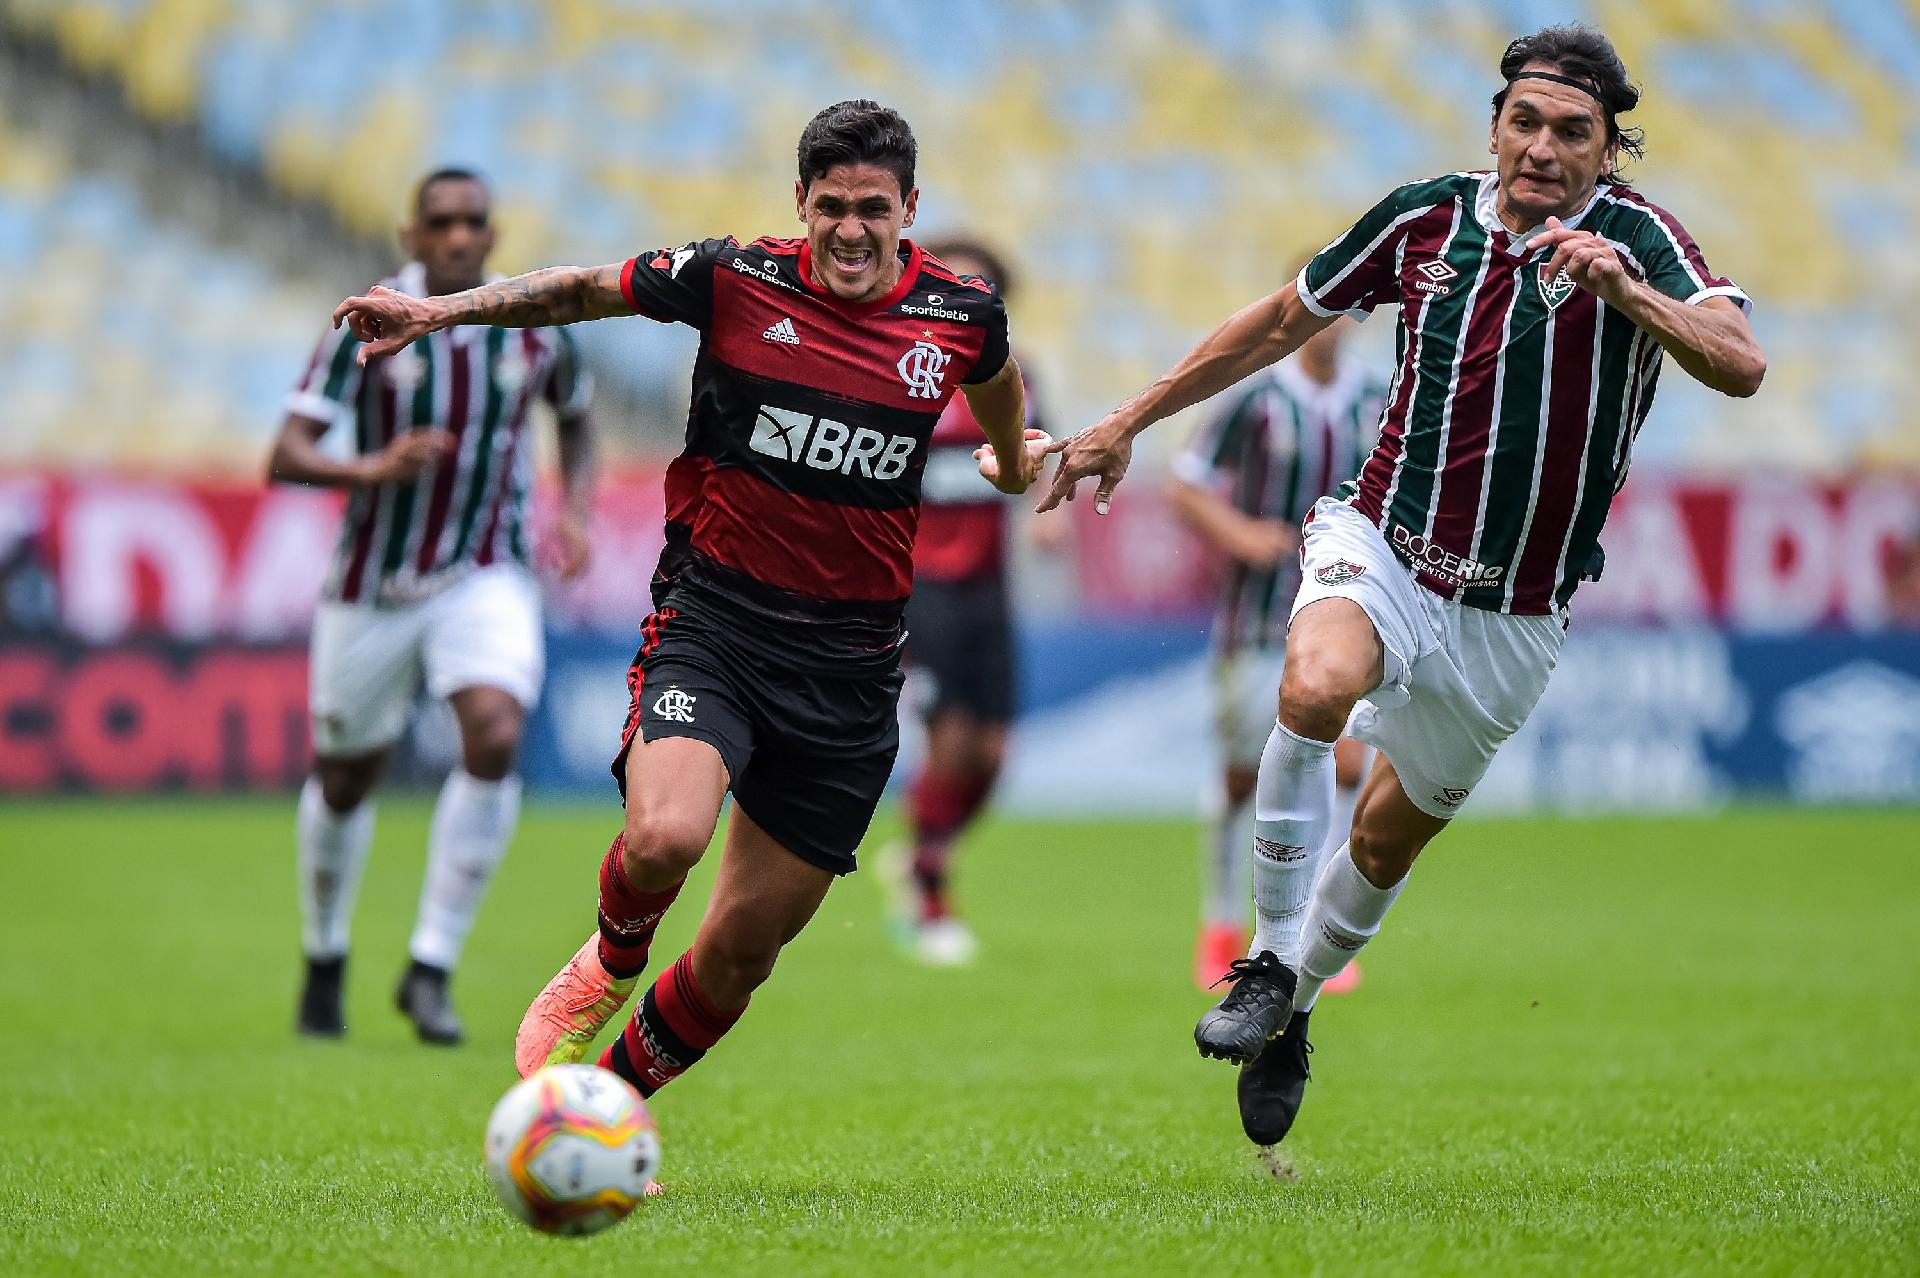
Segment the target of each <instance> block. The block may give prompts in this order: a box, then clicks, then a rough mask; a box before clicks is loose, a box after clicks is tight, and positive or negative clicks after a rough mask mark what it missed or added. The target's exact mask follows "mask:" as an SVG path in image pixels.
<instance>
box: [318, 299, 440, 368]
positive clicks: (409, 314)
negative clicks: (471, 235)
mask: <svg viewBox="0 0 1920 1278" xmlns="http://www.w3.org/2000/svg"><path fill="white" fill-rule="evenodd" d="M437 313H438V311H437V310H436V308H435V306H434V304H433V303H432V302H430V301H429V300H428V299H426V298H424V297H410V296H408V295H407V294H405V293H402V292H399V291H398V290H396V289H391V288H387V287H385V286H384V285H380V284H376V285H374V286H373V287H372V288H371V289H369V290H367V291H366V292H365V293H362V294H360V295H359V296H357V297H349V298H348V299H347V300H346V301H344V302H342V303H340V305H338V306H336V307H335V308H334V310H333V326H334V327H335V328H339V327H340V325H341V324H343V323H344V324H345V325H346V326H347V331H348V332H349V333H352V334H353V335H354V336H355V337H356V338H358V339H359V340H360V341H361V342H363V343H364V345H362V346H361V347H360V353H359V354H358V355H356V356H355V357H354V358H355V359H357V360H358V361H359V362H360V364H361V365H362V366H363V367H364V366H365V364H366V362H367V361H368V360H370V359H378V358H379V357H380V356H382V355H391V354H393V353H394V352H395V351H397V350H400V349H402V348H404V347H405V346H406V345H407V344H408V343H409V342H412V341H414V340H415V339H416V338H421V337H425V336H426V335H427V334H428V333H431V332H432V331H433V328H434V325H433V319H434V316H435V315H436V314H437Z"/></svg>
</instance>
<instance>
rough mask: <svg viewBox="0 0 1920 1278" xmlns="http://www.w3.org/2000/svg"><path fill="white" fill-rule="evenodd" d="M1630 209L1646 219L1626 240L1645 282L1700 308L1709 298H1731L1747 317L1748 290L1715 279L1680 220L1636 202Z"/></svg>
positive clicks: (1749, 308)
mask: <svg viewBox="0 0 1920 1278" xmlns="http://www.w3.org/2000/svg"><path fill="white" fill-rule="evenodd" d="M1631 207H1633V208H1635V209H1636V210H1637V211H1638V212H1640V213H1641V214H1642V215H1643V216H1641V217H1640V218H1639V219H1637V221H1638V226H1637V227H1636V228H1635V229H1634V231H1633V233H1632V234H1631V235H1630V236H1629V238H1628V240H1627V248H1628V250H1629V251H1630V252H1631V254H1632V257H1633V260H1632V261H1631V262H1630V263H1629V265H1631V266H1633V267H1634V268H1636V269H1637V270H1638V271H1639V272H1640V275H1641V276H1642V278H1644V279H1645V280H1646V282H1647V283H1648V284H1651V285H1652V286H1653V287H1654V288H1657V289H1659V290H1660V291H1661V292H1662V293H1665V294H1666V295H1667V296H1668V297H1671V298H1674V299H1675V300H1677V301H1681V302H1685V303H1687V304H1688V305H1690V306H1693V305H1698V304H1699V303H1701V302H1704V301H1706V300H1707V299H1708V298H1710V297H1730V298H1732V299H1733V300H1734V301H1735V302H1737V303H1738V304H1739V306H1740V309H1741V310H1743V311H1746V312H1747V313H1748V314H1751V313H1752V312H1753V299H1751V298H1749V297H1748V296H1747V293H1746V290H1745V289H1743V288H1741V287H1740V286H1739V285H1738V284H1735V283H1734V282H1733V281H1732V280H1730V279H1728V278H1726V277H1725V276H1723V275H1715V274H1714V273H1713V271H1712V270H1711V269H1710V268H1709V267H1708V266H1707V259H1706V257H1705V256H1704V255H1703V254H1702V253H1701V252H1700V246H1699V245H1698V244H1695V243H1694V242H1693V237H1692V236H1691V235H1689V234H1687V228H1686V227H1684V226H1682V225H1680V220H1679V219H1678V218H1676V217H1674V216H1673V214H1671V213H1669V212H1667V211H1666V210H1665V209H1662V208H1656V207H1655V206H1653V205H1651V204H1647V203H1644V202H1636V203H1634V204H1633V205H1632V206H1631Z"/></svg>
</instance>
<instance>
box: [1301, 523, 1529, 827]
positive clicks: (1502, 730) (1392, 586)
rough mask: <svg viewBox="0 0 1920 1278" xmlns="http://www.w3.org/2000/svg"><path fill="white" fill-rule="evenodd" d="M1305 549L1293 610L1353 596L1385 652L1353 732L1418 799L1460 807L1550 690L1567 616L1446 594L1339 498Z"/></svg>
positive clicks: (1447, 812)
mask: <svg viewBox="0 0 1920 1278" xmlns="http://www.w3.org/2000/svg"><path fill="white" fill-rule="evenodd" d="M1300 555H1301V560H1302V563H1303V565H1304V570H1303V572H1302V574H1301V583H1300V593H1299V595H1298V596H1297V597H1295V599H1294V601H1293V616H1295V617H1298V616H1299V615H1300V610H1301V609H1302V608H1306V607H1308V606H1310V605H1312V604H1316V603H1318V602H1320V601H1321V600H1322V599H1351V600H1352V601H1353V602H1355V603H1357V604H1359V605H1360V607H1361V608H1362V609H1364V610H1365V611H1366V614H1367V616H1368V618H1369V619H1371V620H1372V622H1373V628H1374V630H1375V631H1376V632H1377V633H1378V634H1379V636H1380V643H1381V646H1382V647H1384V648H1385V649H1386V678H1385V679H1384V680H1382V681H1381V684H1380V686H1379V687H1377V688H1375V689H1374V690H1373V691H1371V692H1369V693H1367V695H1366V697H1365V698H1364V699H1363V700H1362V701H1361V702H1360V704H1359V705H1357V706H1355V707H1354V711H1353V717H1352V718H1351V719H1350V720H1349V721H1348V723H1347V735H1348V736H1352V737H1358V738H1359V739H1360V740H1362V741H1365V742H1367V743H1368V744H1370V745H1373V746H1377V747H1379V749H1380V752H1381V753H1382V754H1384V755H1386V756H1387V758H1388V760H1389V761H1390V762H1392V764H1393V767H1394V771H1396V772H1398V773H1399V774H1400V785H1401V787H1402V788H1403V789H1405V790H1406V792H1407V797H1408V798H1409V799H1411V800H1413V805H1414V806H1415V807H1417V808H1419V809H1420V810H1421V811H1422V812H1425V813H1427V814H1428V815H1429V816H1436V817H1441V818H1443V819H1444V818H1448V817H1453V816H1457V815H1459V812H1460V809H1461V807H1462V806H1463V805H1464V804H1465V803H1466V801H1467V796H1468V795H1469V794H1470V793H1471V792H1472V790H1473V787H1474V786H1476V785H1478V784H1479V783H1480V778H1481V777H1483V776H1485V775H1486V771H1487V765H1489V764H1490V763H1492V762H1493V756H1494V752H1495V751H1497V750H1498V749H1499V748H1500V745H1501V743H1502V742H1504V741H1505V740H1506V739H1507V738H1508V737H1510V736H1512V735H1513V734H1514V733H1515V732H1517V731H1519V729H1520V725H1521V724H1523V723H1525V722H1526V720H1527V716H1528V715H1529V714H1531V713H1532V712H1533V707H1534V703H1535V702H1537V701H1539V700H1540V694H1541V693H1543V692H1545V691H1546V689H1547V677H1548V676H1549V675H1551V674H1552V673H1553V666H1554V662H1556V661H1557V660H1559V657H1560V644H1561V642H1562V641H1563V640H1565V638H1566V633H1567V632H1566V618H1565V616H1564V615H1554V616H1544V617H1516V616H1510V615H1508V614H1506V613H1498V612H1488V611H1486V610H1484V609H1480V608H1468V607H1466V606H1464V605H1462V604H1459V603H1456V602H1454V601H1453V600H1450V599H1442V598H1441V597H1440V596H1439V595H1436V594H1434V593H1433V592H1432V591H1430V590H1428V589H1426V588H1425V587H1424V586H1422V585H1420V584H1419V583H1418V582H1416V581H1415V580H1414V579H1413V573H1412V572H1411V571H1409V570H1408V568H1407V567H1406V565H1405V564H1403V563H1401V561H1400V559H1399V557H1398V556H1396V555H1395V554H1394V553H1393V551H1392V550H1391V549H1390V548H1389V547H1388V545H1387V539H1386V538H1385V537H1384V536H1382V535H1381V532H1380V530H1379V529H1378V528H1376V527H1374V526H1373V524H1371V523H1370V522H1368V520H1367V518H1366V516H1364V515H1362V514H1360V513H1359V512H1358V511H1356V510H1354V509H1353V508H1352V507H1351V506H1349V505H1347V504H1346V503H1345V502H1342V501H1336V500H1334V499H1333V498H1331V497H1322V498H1321V499H1320V500H1319V501H1318V502H1316V503H1315V504H1314V507H1313V516H1312V518H1311V519H1310V520H1309V521H1308V523H1307V528H1306V539H1305V541H1304V542H1303V544H1302V545H1301V548H1300Z"/></svg>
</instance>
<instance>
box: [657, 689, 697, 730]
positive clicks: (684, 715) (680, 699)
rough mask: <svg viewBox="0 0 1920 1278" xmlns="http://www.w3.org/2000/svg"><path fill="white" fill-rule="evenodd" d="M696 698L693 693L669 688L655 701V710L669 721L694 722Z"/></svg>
mask: <svg viewBox="0 0 1920 1278" xmlns="http://www.w3.org/2000/svg"><path fill="white" fill-rule="evenodd" d="M694 700H695V698H694V697H693V695H692V694H691V693H686V692H682V691H680V689H678V688H668V689H667V690H666V691H665V692H663V693H661V694H660V696H659V697H658V698H657V699H656V700H655V701H654V703H653V712H654V713H655V714H657V715H659V716H660V717H661V718H662V719H665V720H666V721H667V722H669V723H692V722H693V703H694Z"/></svg>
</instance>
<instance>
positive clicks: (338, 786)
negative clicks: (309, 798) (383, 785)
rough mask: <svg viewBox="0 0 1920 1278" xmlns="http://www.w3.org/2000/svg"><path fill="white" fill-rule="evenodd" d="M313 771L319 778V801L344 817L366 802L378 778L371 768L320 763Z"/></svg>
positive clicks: (375, 771)
mask: <svg viewBox="0 0 1920 1278" xmlns="http://www.w3.org/2000/svg"><path fill="white" fill-rule="evenodd" d="M315 771H316V773H317V775H318V776H319V778H320V799H321V801H322V802H323V803H325V804H326V805H327V807H329V808H330V809H332V810H333V812H334V813H335V814H336V815H339V816H345V815H346V814H347V813H349V812H351V811H353V810H354V809H355V808H357V807H359V806H360V805H361V804H362V803H364V802H366V798H367V795H368V794H369V793H371V792H372V790H373V783H374V781H375V779H376V778H377V777H378V776H379V772H378V770H377V769H375V768H372V767H357V766H341V765H333V766H329V765H328V764H326V763H322V764H321V765H320V766H319V767H318V768H316V769H315Z"/></svg>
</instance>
